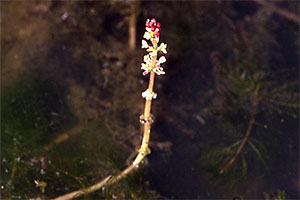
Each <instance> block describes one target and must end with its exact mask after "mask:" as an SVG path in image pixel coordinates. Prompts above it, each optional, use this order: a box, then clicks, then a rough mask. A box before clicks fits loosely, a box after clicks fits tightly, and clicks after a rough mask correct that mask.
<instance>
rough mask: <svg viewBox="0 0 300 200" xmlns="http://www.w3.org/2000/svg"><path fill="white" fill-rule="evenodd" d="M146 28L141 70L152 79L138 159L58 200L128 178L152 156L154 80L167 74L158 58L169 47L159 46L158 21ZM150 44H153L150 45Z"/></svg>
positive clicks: (147, 24) (143, 119)
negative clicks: (148, 156)
mask: <svg viewBox="0 0 300 200" xmlns="http://www.w3.org/2000/svg"><path fill="white" fill-rule="evenodd" d="M145 26H146V27H145V29H146V31H145V33H144V36H143V37H144V38H145V39H146V40H142V48H145V49H146V51H147V52H148V54H147V55H145V56H144V63H142V64H141V69H142V70H144V72H143V75H144V76H145V75H147V74H150V77H149V84H148V88H147V90H146V91H144V92H143V93H142V97H143V98H145V107H144V114H143V115H141V116H140V123H141V124H142V125H143V126H144V135H143V140H142V144H141V147H140V148H139V149H138V154H137V156H136V158H135V159H134V161H133V162H132V164H131V165H130V166H128V167H127V168H126V169H124V170H123V171H121V172H120V173H119V174H117V175H115V176H112V175H109V176H107V177H106V178H104V179H103V180H101V181H99V182H98V183H96V184H94V185H92V186H90V187H87V188H84V189H81V190H77V191H74V192H71V193H68V194H65V195H62V196H60V197H57V198H55V199H56V200H65V199H72V198H76V197H79V196H81V195H84V194H87V193H90V192H94V191H96V190H98V189H100V188H102V187H103V186H104V185H112V184H114V183H116V182H118V181H119V180H121V179H123V178H124V177H125V176H127V175H128V174H129V173H130V172H131V171H133V169H136V168H138V167H139V165H140V163H141V162H142V160H143V159H144V158H145V156H147V155H148V154H150V152H151V151H150V148H149V140H150V133H151V124H152V123H153V121H154V117H153V115H152V114H151V103H152V99H155V98H156V97H157V94H156V93H155V92H154V91H153V87H154V78H155V75H163V74H165V72H164V70H163V68H162V66H161V64H162V63H164V62H166V58H165V56H161V57H160V58H159V59H157V57H158V54H159V52H162V53H163V54H166V53H167V50H166V48H167V45H166V44H164V43H161V44H160V45H158V43H159V36H160V30H161V25H160V23H159V22H157V21H156V19H154V18H153V19H151V20H150V19H147V21H146V25H145ZM149 42H150V43H151V44H149Z"/></svg>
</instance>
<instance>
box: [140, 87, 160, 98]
mask: <svg viewBox="0 0 300 200" xmlns="http://www.w3.org/2000/svg"><path fill="white" fill-rule="evenodd" d="M142 97H143V98H145V99H146V100H152V99H156V97H157V94H156V93H155V92H152V93H150V92H149V90H148V89H147V90H146V91H145V92H143V93H142Z"/></svg>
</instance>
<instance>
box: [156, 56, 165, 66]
mask: <svg viewBox="0 0 300 200" xmlns="http://www.w3.org/2000/svg"><path fill="white" fill-rule="evenodd" d="M166 61H167V60H166V57H164V56H162V57H160V58H159V60H158V63H159V64H161V63H164V62H166Z"/></svg>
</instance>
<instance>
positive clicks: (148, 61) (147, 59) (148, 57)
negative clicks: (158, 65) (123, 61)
mask: <svg viewBox="0 0 300 200" xmlns="http://www.w3.org/2000/svg"><path fill="white" fill-rule="evenodd" d="M144 62H145V63H146V64H150V63H151V62H152V59H151V58H150V55H149V54H147V55H145V56H144Z"/></svg>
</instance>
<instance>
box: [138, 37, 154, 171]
mask: <svg viewBox="0 0 300 200" xmlns="http://www.w3.org/2000/svg"><path fill="white" fill-rule="evenodd" d="M152 44H153V47H154V49H157V43H156V41H154V42H153V43H152ZM156 60H157V55H156V56H154V58H153V61H152V66H155V65H156ZM154 78H155V73H154V72H153V71H151V73H150V78H149V85H148V91H149V93H150V94H151V93H152V92H153V86H154ZM151 103H152V99H150V100H146V103H145V109H144V118H150V117H151ZM150 129H151V124H150V123H145V124H144V136H143V141H142V145H141V148H140V151H139V153H138V155H137V156H136V158H135V160H134V161H133V164H134V165H139V164H140V162H141V161H142V160H143V159H144V157H145V156H146V155H147V151H149V147H148V146H149V140H150Z"/></svg>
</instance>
